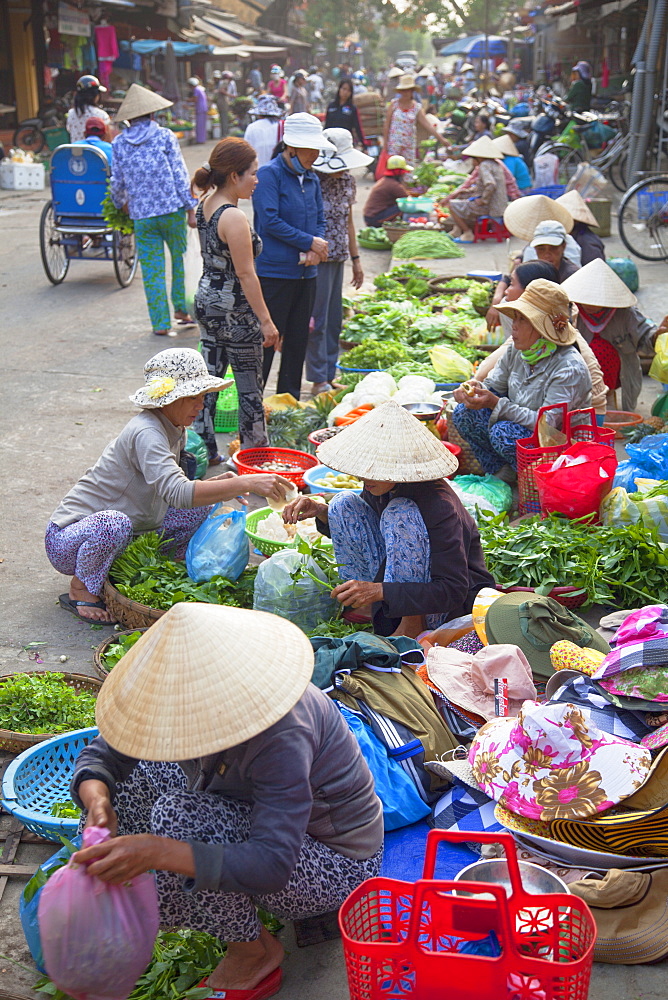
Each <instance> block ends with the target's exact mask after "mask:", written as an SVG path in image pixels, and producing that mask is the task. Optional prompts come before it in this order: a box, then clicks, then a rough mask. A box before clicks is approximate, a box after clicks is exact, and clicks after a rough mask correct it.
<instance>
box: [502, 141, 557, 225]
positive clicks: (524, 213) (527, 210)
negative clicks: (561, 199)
mask: <svg viewBox="0 0 668 1000" xmlns="http://www.w3.org/2000/svg"><path fill="white" fill-rule="evenodd" d="M490 141H491V140H490ZM547 220H552V221H554V222H560V223H561V224H562V226H563V227H564V229H565V230H566V232H567V233H570V231H571V229H572V228H573V216H572V215H571V213H570V212H569V211H568V209H566V208H564V206H563V205H560V204H559V203H558V202H556V201H555V200H554V199H553V198H548V197H547V196H546V195H544V194H528V195H525V196H524V198H517V199H516V200H515V201H511V203H510V204H509V205H508V207H507V208H506V210H505V212H504V213H503V221H504V223H505V225H506V228H507V229H509V230H510V232H511V233H512V234H513V236H517V237H518V238H519V239H521V240H527V242H528V241H529V240H532V239H533V236H534V233H535V231H536V226H537V225H538V224H539V223H540V222H546V221H547Z"/></svg>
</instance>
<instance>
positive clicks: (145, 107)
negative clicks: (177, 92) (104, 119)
mask: <svg viewBox="0 0 668 1000" xmlns="http://www.w3.org/2000/svg"><path fill="white" fill-rule="evenodd" d="M172 104H173V102H172V101H167V100H165V98H164V97H161V96H160V94H155V93H154V92H153V91H152V90H147V88H146V87H140V86H139V84H138V83H133V84H132V86H131V87H130V89H129V90H128V92H127V94H126V95H125V97H124V98H123V103H122V104H121V106H120V108H119V109H118V111H117V112H116V117H115V118H114V121H115V122H124V121H131V120H132V119H133V118H143V117H144V115H152V114H154V113H155V112H156V111H164V110H165V108H171V107H172Z"/></svg>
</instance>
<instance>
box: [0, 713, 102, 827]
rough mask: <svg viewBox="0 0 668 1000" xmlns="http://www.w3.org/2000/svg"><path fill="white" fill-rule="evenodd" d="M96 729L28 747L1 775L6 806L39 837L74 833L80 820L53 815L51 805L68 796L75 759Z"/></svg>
mask: <svg viewBox="0 0 668 1000" xmlns="http://www.w3.org/2000/svg"><path fill="white" fill-rule="evenodd" d="M97 733H98V731H97V729H96V728H95V727H94V726H92V727H91V728H90V729H77V730H75V731H74V732H71V733H61V735H60V736H54V737H53V739H51V740H45V741H44V742H43V743H38V744H37V746H35V747H31V748H30V750H25V751H24V752H23V753H22V754H21V755H20V756H19V757H17V758H16V760H14V761H12V763H11V764H10V765H9V767H8V768H7V770H6V771H5V776H4V778H3V779H2V807H3V809H6V811H7V812H8V813H11V814H12V815H13V816H16V818H17V819H18V820H20V821H21V823H23V825H24V826H25V827H26V828H27V829H28V830H31V831H32V833H36V834H37V835H38V836H39V837H45V838H46V839H47V840H55V841H57V840H58V837H59V835H63V836H65V837H70V838H71V837H73V836H74V835H75V834H76V832H77V827H78V826H79V820H78V819H59V818H58V817H56V816H51V807H52V806H53V804H54V803H55V802H66V801H67V800H68V799H69V797H70V781H71V780H72V775H73V774H74V762H75V761H76V759H77V757H78V755H79V753H80V751H81V750H83V748H84V747H85V746H88V744H89V743H90V742H91V740H93V739H94V738H95V737H96V736H97Z"/></svg>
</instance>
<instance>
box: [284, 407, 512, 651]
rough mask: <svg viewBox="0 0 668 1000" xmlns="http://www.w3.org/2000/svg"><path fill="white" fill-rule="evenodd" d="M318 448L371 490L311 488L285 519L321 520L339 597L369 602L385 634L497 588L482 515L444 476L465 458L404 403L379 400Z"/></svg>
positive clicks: (362, 605) (444, 617) (357, 605)
mask: <svg viewBox="0 0 668 1000" xmlns="http://www.w3.org/2000/svg"><path fill="white" fill-rule="evenodd" d="M317 454H318V458H319V459H320V461H322V462H323V463H324V464H326V465H327V466H329V467H330V468H332V469H336V470H337V471H338V472H343V473H347V474H348V475H353V476H357V477H358V478H359V479H361V480H362V482H363V483H364V489H363V491H362V493H361V495H357V494H356V493H353V492H351V491H350V490H343V491H342V492H341V493H338V494H337V495H336V496H334V498H333V499H332V501H331V502H330V504H329V507H328V506H327V504H326V503H325V502H324V501H323V500H321V499H319V498H317V497H312V496H302V497H299V498H298V499H297V500H294V501H293V502H292V503H289V504H288V505H287V506H286V508H285V511H284V512H283V519H284V520H285V521H286V522H287V523H289V524H295V523H296V522H297V521H301V520H303V519H304V518H308V517H316V518H317V519H318V528H319V530H320V531H321V532H322V533H323V534H328V535H331V538H332V541H333V543H334V552H335V554H336V561H337V563H339V572H340V574H341V578H342V579H343V580H344V582H343V583H342V584H340V585H339V586H338V587H335V589H334V590H333V591H332V596H333V597H334V598H336V600H338V601H340V602H341V604H344V605H346V606H347V607H349V608H354V609H355V610H358V611H359V610H361V609H367V608H368V609H369V612H370V613H371V615H372V620H373V626H374V631H375V632H376V633H378V634H380V635H409V636H413V637H416V636H418V635H419V634H420V632H422V631H424V629H425V628H437V627H438V626H439V625H442V624H444V623H446V622H448V621H451V620H452V619H454V618H459V617H461V616H462V615H465V614H468V613H470V611H471V609H472V607H473V601H474V598H475V595H476V594H477V592H478V591H479V590H480V588H481V587H493V586H494V581H493V579H492V577H491V576H490V574H489V573H488V572H487V569H486V567H485V559H484V556H483V553H482V548H481V545H480V536H479V534H478V529H477V527H476V524H475V521H474V520H473V518H472V517H471V515H470V514H469V513H468V512H467V511H466V510H465V509H464V507H463V506H462V503H461V501H460V500H459V498H458V497H457V496H456V495H455V494H454V492H453V490H452V489H451V487H450V485H449V484H448V483H447V482H446V481H445V479H444V478H443V477H444V476H449V475H452V474H453V473H454V472H456V470H457V460H456V459H455V458H454V457H453V456H452V455H451V454H450V452H449V451H448V450H447V448H445V446H444V445H443V443H442V442H441V441H439V440H438V439H437V438H435V437H434V435H433V434H430V433H429V431H428V430H427V429H426V428H425V427H423V426H422V424H421V423H420V422H419V421H418V420H417V419H416V418H415V417H414V416H412V415H411V414H410V413H408V411H407V410H404V409H403V407H402V406H400V405H399V404H398V403H395V402H393V401H392V400H390V401H389V402H387V403H383V404H382V405H381V406H377V407H376V408H375V409H374V410H371V411H370V412H369V413H368V414H365V415H364V416H363V417H360V419H359V420H357V421H356V422H355V423H354V424H352V425H351V426H350V427H346V428H345V429H344V430H343V431H340V432H339V434H337V435H336V437H334V438H331V439H330V440H329V441H325V442H324V443H323V444H322V445H321V446H320V447H319V448H318V452H317Z"/></svg>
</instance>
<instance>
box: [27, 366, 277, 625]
mask: <svg viewBox="0 0 668 1000" xmlns="http://www.w3.org/2000/svg"><path fill="white" fill-rule="evenodd" d="M144 380H145V385H144V386H142V388H141V389H139V390H138V391H137V392H136V393H135V394H134V395H133V396H130V399H131V400H132V402H133V403H136V404H137V406H140V407H141V409H142V412H141V413H138V414H137V415H136V416H135V417H133V418H132V420H130V421H129V423H127V424H126V425H125V427H124V428H123V430H122V431H121V433H120V434H119V435H118V437H117V438H115V439H114V440H113V441H112V442H111V443H110V444H108V445H107V447H106V448H105V449H104V451H103V452H102V455H101V456H100V458H99V459H98V460H97V462H96V463H95V465H94V466H93V468H92V469H89V470H88V472H86V474H85V475H84V476H82V477H81V479H80V480H79V482H78V483H77V484H76V485H75V486H74V487H73V488H72V489H71V490H70V492H69V493H68V494H67V496H66V497H65V499H64V500H63V501H62V502H61V503H60V504H59V505H58V507H57V508H56V510H55V511H54V513H53V514H52V515H51V519H50V521H49V524H48V526H47V529H46V540H45V541H46V554H47V556H48V557H49V560H50V562H51V565H52V566H53V567H54V568H55V569H57V570H58V572H59V573H65V574H67V575H68V576H72V580H71V582H70V590H69V594H61V596H60V604H61V607H63V608H65V609H66V610H67V611H71V612H73V614H75V615H76V616H77V617H78V618H83V619H84V620H85V621H93V622H103V623H104V624H113V623H114V622H113V619H112V617H111V615H110V613H109V612H108V611H107V609H106V607H105V604H104V601H102V600H100V594H101V593H102V588H103V586H104V581H105V579H106V577H107V573H108V572H109V567H110V566H111V564H112V562H113V561H114V559H115V558H116V556H117V555H119V554H120V553H121V552H123V550H124V549H125V548H126V547H127V546H128V545H129V543H130V542H131V541H132V536H133V535H139V534H143V533H144V532H147V531H158V532H162V533H163V534H164V537H165V539H167V540H169V541H171V542H172V544H173V545H174V546H175V550H176V556H177V557H180V558H182V557H183V556H184V554H185V550H186V548H187V545H188V542H189V541H190V538H191V536H192V535H193V534H194V533H195V531H196V530H197V529H198V528H199V526H200V524H201V523H202V521H204V520H205V519H206V517H207V515H208V514H209V511H210V510H211V507H210V504H214V503H218V502H219V501H221V500H232V499H234V498H235V497H236V496H238V494H240V493H248V492H252V493H256V494H257V495H258V496H263V497H272V498H273V499H275V500H278V501H280V500H282V499H283V498H284V497H285V493H286V490H289V489H290V488H291V484H290V483H289V482H288V481H287V480H286V479H282V478H281V477H280V476H276V475H274V474H268V475H251V476H235V475H234V473H232V472H225V473H223V475H222V476H213V477H212V478H211V479H207V480H206V482H200V481H197V482H191V481H190V480H189V479H188V477H187V476H186V475H185V473H184V472H183V471H182V469H181V468H180V466H179V460H180V458H181V452H182V451H183V448H184V445H185V436H186V435H185V428H186V427H189V426H190V424H192V422H193V421H194V420H195V418H196V417H197V415H198V414H199V413H200V412H201V410H202V408H203V406H204V397H205V395H206V393H207V392H220V390H221V389H224V388H226V386H228V385H230V384H231V382H232V379H227V380H225V379H220V378H214V377H213V376H211V375H209V373H208V371H207V368H206V365H205V364H204V359H203V358H202V355H201V354H200V353H199V351H194V350H193V349H192V348H190V347H175V348H171V349H168V350H166V351H161V352H160V354H156V355H155V357H153V358H150V360H149V361H147V362H146V364H145V365H144Z"/></svg>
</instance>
